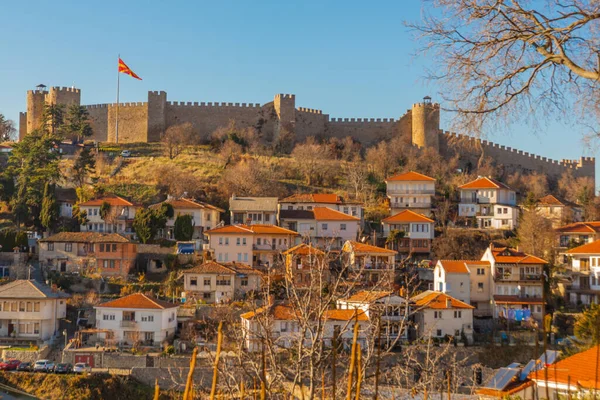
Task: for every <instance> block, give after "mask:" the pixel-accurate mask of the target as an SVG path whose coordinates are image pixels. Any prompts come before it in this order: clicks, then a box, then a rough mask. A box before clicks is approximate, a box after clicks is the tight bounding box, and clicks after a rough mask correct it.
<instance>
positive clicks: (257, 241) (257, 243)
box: [256, 238, 261, 246]
mask: <svg viewBox="0 0 600 400" xmlns="http://www.w3.org/2000/svg"><path fill="white" fill-rule="evenodd" d="M260 242H261V239H260V238H258V239H256V245H257V246H260Z"/></svg>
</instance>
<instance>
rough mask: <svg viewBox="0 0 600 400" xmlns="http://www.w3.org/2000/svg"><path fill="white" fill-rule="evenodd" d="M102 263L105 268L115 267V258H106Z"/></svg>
mask: <svg viewBox="0 0 600 400" xmlns="http://www.w3.org/2000/svg"><path fill="white" fill-rule="evenodd" d="M102 265H103V266H104V268H114V267H115V260H104V261H103V264H102Z"/></svg>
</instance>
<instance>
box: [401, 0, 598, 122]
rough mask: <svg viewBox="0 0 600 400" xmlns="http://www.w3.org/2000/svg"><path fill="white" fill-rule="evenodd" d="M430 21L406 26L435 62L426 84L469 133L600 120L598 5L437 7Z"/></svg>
mask: <svg viewBox="0 0 600 400" xmlns="http://www.w3.org/2000/svg"><path fill="white" fill-rule="evenodd" d="M424 14H425V15H424V17H423V19H422V21H419V22H409V23H407V25H408V26H409V27H411V28H413V29H414V30H415V32H416V33H417V35H418V37H419V38H420V39H421V40H422V43H423V49H422V50H425V51H426V52H427V51H428V52H431V53H433V57H434V58H435V60H436V62H435V70H433V71H430V72H429V73H428V75H427V78H429V79H432V80H435V81H437V82H438V83H439V84H440V85H441V95H442V97H443V99H444V100H445V101H446V102H447V104H448V105H449V109H451V110H454V111H457V112H458V115H459V118H458V119H459V123H460V124H461V125H462V127H463V128H467V131H468V132H473V131H479V130H481V128H482V126H483V125H484V124H485V123H486V122H487V121H490V122H492V121H495V122H503V123H511V122H516V121H519V120H525V121H529V122H533V121H535V120H536V119H540V120H544V119H546V118H547V116H548V115H556V113H559V115H561V117H569V116H571V117H574V118H573V119H581V118H583V120H584V121H586V120H588V121H589V120H592V121H597V120H598V117H599V116H600V113H599V112H598V111H599V110H600V101H599V100H598V96H597V89H598V80H599V79H600V58H599V57H598V47H599V45H600V43H599V42H600V36H599V35H598V24H597V20H598V19H599V18H600V4H599V3H598V2H596V1H590V0H551V1H545V2H536V3H534V2H531V1H520V0H431V1H426V2H425V7H424ZM573 108H574V109H575V110H577V111H579V112H578V113H574V114H576V115H575V116H574V115H570V114H573V113H571V109H573ZM590 110H591V111H590ZM540 117H541V118H540ZM469 128H470V129H469Z"/></svg>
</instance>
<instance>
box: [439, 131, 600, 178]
mask: <svg viewBox="0 0 600 400" xmlns="http://www.w3.org/2000/svg"><path fill="white" fill-rule="evenodd" d="M441 133H442V134H443V135H444V136H445V137H446V138H447V139H450V138H460V139H465V140H468V141H469V142H470V143H475V144H480V145H481V146H483V147H485V148H487V149H490V150H492V151H495V152H498V153H502V152H506V156H507V157H509V156H510V155H516V156H519V157H523V160H522V162H527V160H531V161H534V162H539V163H542V164H548V165H549V166H555V167H563V168H567V169H580V168H583V167H588V166H593V165H595V162H596V159H595V158H594V157H581V158H580V159H579V160H567V159H562V160H560V161H559V160H554V159H551V158H547V157H542V156H540V155H538V154H533V153H529V152H527V151H523V150H519V149H515V148H512V147H508V146H503V145H501V144H498V143H494V142H490V141H488V140H482V139H479V138H475V137H473V136H469V135H463V134H460V133H456V132H449V131H442V132H441ZM495 158H498V157H495ZM499 161H502V158H500V159H499ZM523 167H526V166H525V165H524V166H523Z"/></svg>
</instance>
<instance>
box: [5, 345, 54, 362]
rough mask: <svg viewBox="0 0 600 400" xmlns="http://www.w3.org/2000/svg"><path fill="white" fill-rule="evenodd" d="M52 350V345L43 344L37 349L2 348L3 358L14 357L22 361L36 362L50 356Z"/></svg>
mask: <svg viewBox="0 0 600 400" xmlns="http://www.w3.org/2000/svg"><path fill="white" fill-rule="evenodd" d="M50 350H51V349H50V346H43V347H42V348H40V349H39V350H37V351H30V350H13V349H10V348H8V349H3V350H2V359H3V360H4V359H7V358H9V359H10V358H14V359H17V360H19V361H21V362H35V361H37V360H41V359H44V358H46V357H48V354H50Z"/></svg>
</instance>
